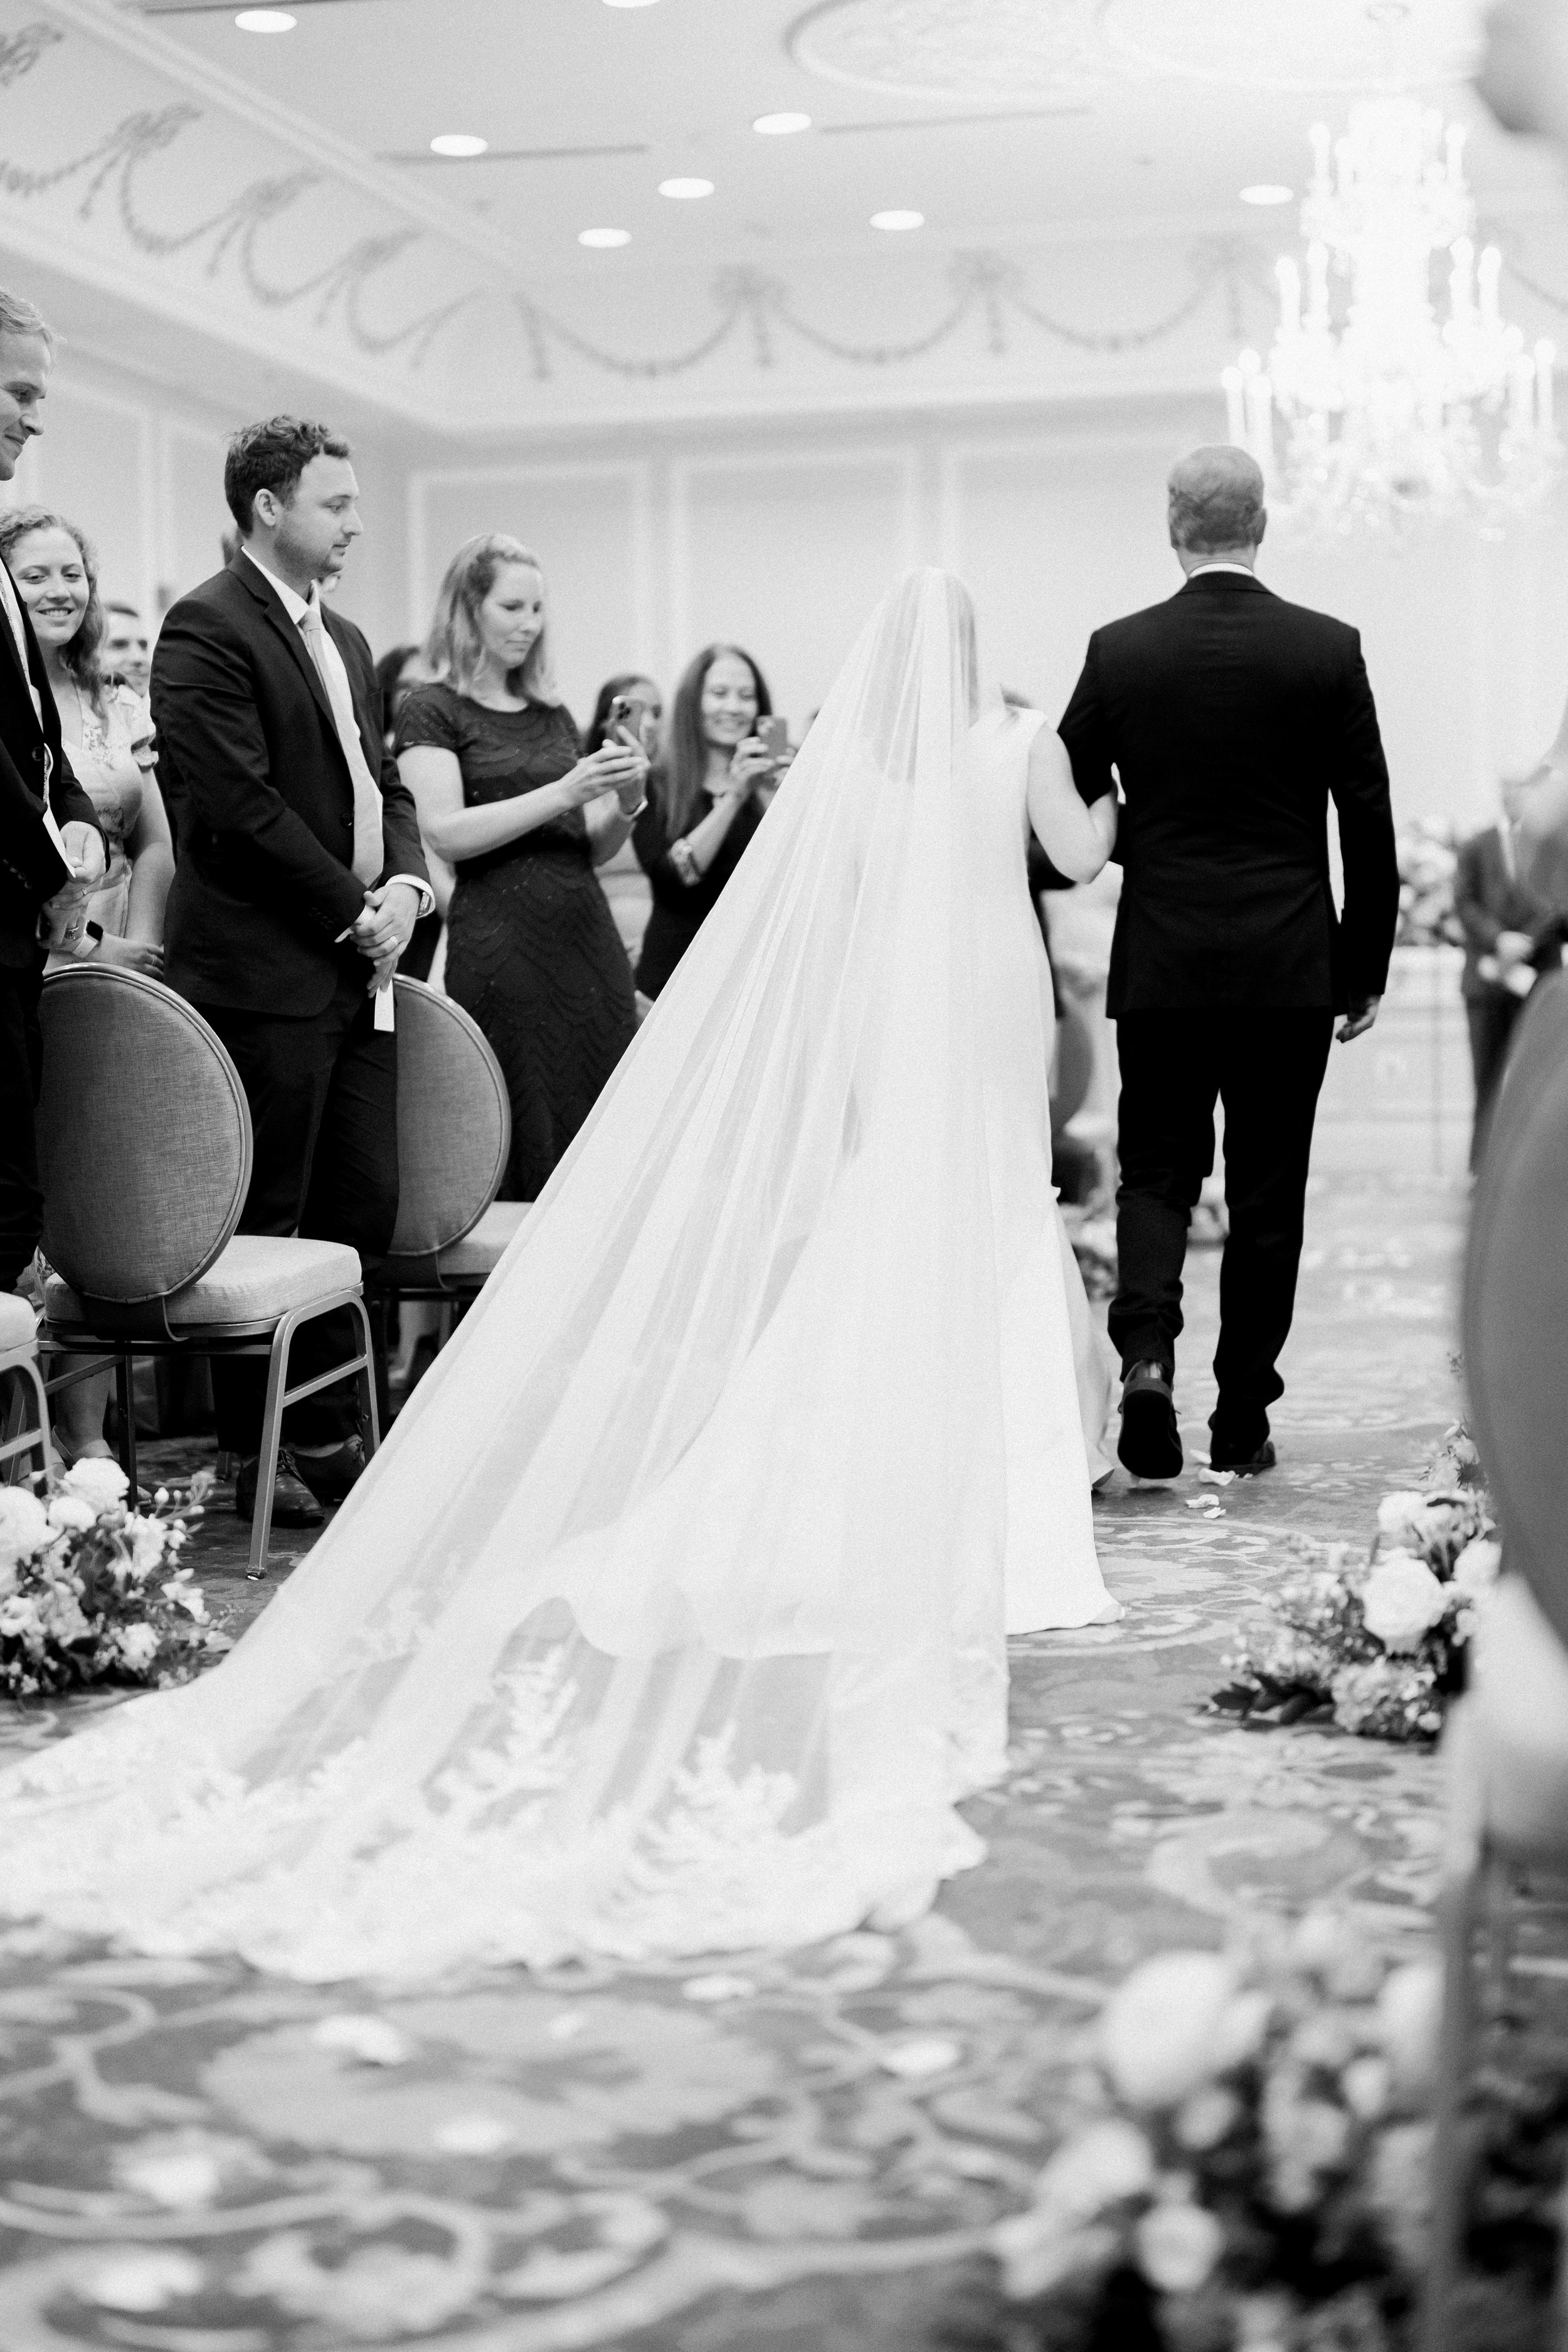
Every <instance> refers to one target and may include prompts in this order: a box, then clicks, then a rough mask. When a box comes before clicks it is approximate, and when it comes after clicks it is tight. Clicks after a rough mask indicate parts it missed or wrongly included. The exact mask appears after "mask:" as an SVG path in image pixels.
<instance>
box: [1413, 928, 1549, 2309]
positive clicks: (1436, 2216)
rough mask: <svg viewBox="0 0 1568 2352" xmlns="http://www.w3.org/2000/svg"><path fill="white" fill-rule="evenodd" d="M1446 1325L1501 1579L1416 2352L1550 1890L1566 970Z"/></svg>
mask: <svg viewBox="0 0 1568 2352" xmlns="http://www.w3.org/2000/svg"><path fill="white" fill-rule="evenodd" d="M1463 1328H1464V1360H1465V1370H1466V1377H1467V1382H1468V1390H1469V1400H1470V1412H1471V1420H1472V1426H1473V1431H1474V1435H1475V1439H1476V1444H1477V1446H1478V1447H1479V1453H1480V1457H1481V1462H1482V1465H1483V1466H1484V1468H1485V1471H1486V1474H1487V1476H1488V1478H1489V1482H1490V1485H1491V1490H1492V1496H1493V1501H1494V1507H1495V1509H1496V1512H1497V1517H1498V1523H1499V1528H1500V1533H1501V1538H1502V1548H1503V1563H1502V1564H1503V1576H1502V1580H1501V1582H1500V1584H1499V1585H1498V1586H1497V1587H1496V1588H1495V1590H1494V1591H1493V1592H1492V1594H1491V1595H1490V1596H1489V1600H1488V1602H1487V1604H1486V1605H1485V1606H1484V1608H1483V1610H1482V1612H1481V1617H1480V1624H1479V1629H1478V1633H1477V1636H1476V1639H1475V1641H1474V1642H1473V1643H1472V1644H1471V1649H1472V1652H1473V1656H1472V1660H1471V1671H1470V1676H1469V1688H1468V1691H1467V1693H1466V1695H1465V1696H1464V1697H1463V1698H1462V1699H1460V1700H1459V1701H1458V1702H1457V1703H1456V1705H1455V1706H1453V1707H1452V1708H1451V1710H1450V1713H1449V1719H1448V1724H1447V1729H1446V1730H1445V1733H1444V1740H1443V1750H1444V1764H1445V1771H1446V1778H1447V1817H1446V1823H1445V1835H1444V1852H1443V1860H1442V1883H1441V1891H1440V1895H1439V1902H1438V1916H1439V1925H1440V1931H1441V1938H1442V1948H1443V1976H1444V1989H1443V2027H1442V2047H1441V2053H1440V2062H1439V2067H1438V2074H1437V2085H1436V2135H1435V2143H1434V2152H1433V2180H1432V2189H1433V2217H1432V2245H1431V2254H1430V2260H1429V2263H1428V2267H1427V2272H1426V2284H1425V2293H1424V2305H1423V2319H1422V2337H1421V2342H1422V2352H1452V2347H1454V2346H1455V2345H1456V2344H1457V2342H1458V2336H1457V2333H1456V2330H1457V2326H1458V2319H1457V2315H1456V2308H1455V2304H1456V2289H1457V2286H1458V2280H1459V2276H1460V2273H1461V2271H1462V2266H1463V2257H1464V2234H1465V2217H1466V2211H1467V2204H1468V2198H1467V2189H1468V2179H1467V2176H1468V2163H1467V2160H1466V2152H1465V2129H1464V2105H1465V2097H1466V2092H1467V2088H1468V2084H1469V2080H1470V2075H1471V2072H1472V2069H1473V2066H1474V2063H1475V2058H1476V2051H1477V2045H1478V2042H1479V2035H1480V2032H1481V2028H1482V2025H1483V2023H1484V2016H1483V2009H1484V2008H1485V2009H1491V2010H1495V2009H1497V2008H1498V2007H1500V2005H1501V2002H1502V2000H1503V1997H1504V1995H1505V1993H1506V1990H1507V1988H1508V1984H1509V1979H1510V1973H1511V1969H1512V1958H1511V1945H1512V1937H1513V1932H1514V1928H1515V1926H1516V1923H1517V1920H1518V1917H1519V1915H1520V1908H1521V1898H1525V1899H1529V1900H1531V1902H1532V1903H1534V1904H1536V1905H1537V1906H1541V1905H1542V1904H1543V1902H1544V1901H1545V1900H1548V1899H1550V1900H1551V1901H1552V1902H1553V1903H1554V1904H1559V1905H1560V1904H1561V1903H1562V1902H1563V1900H1564V1899H1568V1444H1564V1436H1565V1434H1568V1431H1565V1425H1564V1423H1565V1416H1564V1404H1563V1400H1564V1397H1565V1396H1568V973H1565V974H1563V976H1561V977H1559V978H1556V979H1552V980H1550V981H1547V982H1542V983H1541V984H1540V985H1539V986H1538V988H1537V990H1536V992H1535V994H1534V997H1533V998H1532V1000H1531V1004H1530V1006H1529V1008H1528V1011H1527V1013H1526V1014H1525V1017H1524V1020H1523V1021H1522V1023H1521V1027H1520V1030H1519V1033H1518V1037H1517V1042H1516V1044H1515V1047H1514V1051H1513V1053H1512V1055H1510V1061H1509V1066H1508V1071H1507V1074H1506V1076H1505V1078H1504V1082H1503V1089H1502V1093H1501V1096H1500V1098H1499V1102H1498V1108H1497V1115H1496V1118H1494V1121H1493V1124H1492V1129H1491V1134H1490V1136H1489V1139H1488V1143H1487V1147H1486V1153H1485V1158H1484V1162H1483V1165H1482V1168H1481V1171H1480V1175H1479V1182H1478V1185H1477V1189H1476V1194H1475V1200H1474V1205H1473V1210H1472V1214H1471V1221H1470V1238H1469V1246H1468V1254H1467V1259H1466V1267H1465V1286H1464V1323H1463ZM1540 1916H1542V1917H1544V1916H1545V1913H1544V1910H1542V1911H1541V1913H1540ZM1478 1940H1479V1941H1480V1942H1481V1943H1482V1945H1483V1948H1485V1951H1486V1954H1487V1962H1488V1968H1487V1979H1488V1998H1487V2000H1485V2002H1484V2003H1483V2000H1482V1998H1481V1996H1480V1992H1479V1986H1478V1982H1477V1970H1476V1946H1477V1943H1478Z"/></svg>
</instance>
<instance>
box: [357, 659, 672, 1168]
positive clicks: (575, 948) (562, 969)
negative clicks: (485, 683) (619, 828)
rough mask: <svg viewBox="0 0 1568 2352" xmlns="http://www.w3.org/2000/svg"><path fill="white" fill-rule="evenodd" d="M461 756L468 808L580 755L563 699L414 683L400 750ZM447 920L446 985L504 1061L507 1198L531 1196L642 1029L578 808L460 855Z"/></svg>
mask: <svg viewBox="0 0 1568 2352" xmlns="http://www.w3.org/2000/svg"><path fill="white" fill-rule="evenodd" d="M422 743H424V744H431V745H434V746H435V747H436V749H437V750H438V751H450V752H452V753H453V755H454V756H455V758H456V760H457V761H458V767H459V769H460V770H461V771H462V777H463V804H464V806H465V807H466V808H483V807H488V806H489V804H490V803H493V802H495V801H504V800H511V799H514V798H515V797H516V796H517V795H518V794H519V793H531V792H537V791H538V790H539V788H540V786H541V785H542V784H552V783H554V782H557V780H558V779H559V778H560V777H562V776H563V775H565V774H566V773H567V772H568V770H569V769H572V768H574V767H575V765H576V764H577V760H578V756H579V751H578V740H577V730H576V727H575V726H574V723H573V720H572V718H571V715H570V713H569V712H567V711H565V710H563V709H561V708H560V707H559V706H558V705H551V704H548V703H530V704H529V705H528V707H527V709H523V710H487V709H485V708H484V706H483V705H482V704H480V703H478V702H470V701H469V700H468V697H467V696H466V695H462V694H458V693H455V692H454V691H453V689H452V688H450V687H449V686H419V687H416V688H415V689H414V691H413V692H412V693H411V694H410V695H409V697H408V699H407V701H406V702H405V704H404V706H403V711H402V715H401V717H400V718H399V719H398V725H397V749H398V750H399V751H409V750H412V749H413V747H414V746H415V745H416V744H422ZM457 875H458V882H457V887H456V889H455V890H454V891H453V894H452V907H451V912H450V914H449V915H448V917H447V994H448V995H449V996H450V997H451V998H452V999H453V1001H454V1002H455V1003H458V1004H460V1005H462V1007H463V1008H464V1010H465V1011H466V1012H468V1013H472V1014H473V1016H474V1019H475V1020H476V1021H477V1022H478V1023H479V1027H480V1028H481V1029H482V1030H483V1031H484V1033H485V1035H486V1036H487V1037H488V1038H489V1042H490V1045H492V1047H493V1048H494V1050H495V1055H496V1058H497V1060H498V1061H499V1062H500V1066H501V1068H502V1070H503V1071H504V1072H505V1073H506V1083H507V1089H508V1092H509V1093H510V1097H511V1165H510V1170H509V1171H508V1174H507V1180H506V1181H505V1183H504V1184H503V1185H502V1186H501V1197H502V1199H503V1200H511V1201H531V1200H533V1199H534V1198H535V1196H536V1195H537V1194H538V1193H539V1192H541V1191H542V1188H543V1185H544V1181H545V1179H546V1178H547V1177H548V1176H549V1174H550V1172H551V1171H552V1169H553V1167H554V1166H555V1163H556V1161H557V1160H559V1159H560V1158H561V1155H562V1153H563V1151H564V1150H565V1149H566V1147H567V1145H568V1144H569V1143H570V1142H571V1140H572V1139H573V1137H574V1135H575V1134H576V1132H577V1130H578V1129H579V1128H580V1127H581V1126H582V1124H583V1122H584V1119H585V1118H587V1116H588V1113H589V1112H590V1111H591V1110H592V1109H593V1108H594V1105H595V1102H596V1101H597V1099H598V1097H599V1092H600V1089H601V1088H602V1087H603V1086H604V1084H605V1079H606V1078H607V1077H608V1076H609V1075H610V1073H611V1071H612V1070H613V1069H614V1068H615V1066H616V1063H617V1062H618V1061H619V1060H620V1058H621V1055H623V1054H624V1053H625V1052H626V1047H627V1046H628V1045H630V1044H631V1041H632V1038H633V1036H634V1034H636V1030H637V1003H636V997H635V994H634V992H633V988H632V972H631V965H630V963H629V961H627V957H626V949H625V948H624V947H623V946H622V944H621V939H620V934H619V932H618V931H617V930H616V924H615V919H614V917H613V916H612V915H611V913H610V909H609V906H608V903H607V902H606V900H605V894H604V892H603V891H602V890H601V889H600V887H599V885H598V882H597V880H596V879H595V874H594V862H593V858H592V856H591V854H590V851H589V847H588V829H587V824H586V823H585V821H584V814H583V812H582V810H581V809H571V810H569V811H568V812H567V813H566V814H565V815H563V816H559V817H552V819H551V820H550V822H549V823H548V824H542V825H539V826H536V827H535V829H534V831H533V832H531V833H525V834H524V835H522V837H521V840H518V841H510V842H508V843H507V844H506V845H505V847H504V848H501V849H489V850H486V851H485V852H483V854H482V855H481V856H477V857H465V858H464V859H463V860H462V862H461V863H460V865H458V869H457Z"/></svg>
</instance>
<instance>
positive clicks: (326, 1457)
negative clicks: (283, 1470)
mask: <svg viewBox="0 0 1568 2352" xmlns="http://www.w3.org/2000/svg"><path fill="white" fill-rule="evenodd" d="M369 1458H370V1457H369V1456H368V1454H366V1453H365V1450H364V1440H363V1437H360V1436H358V1435H355V1436H353V1437H345V1438H344V1440H343V1442H342V1444H341V1445H334V1446H333V1448H332V1450H331V1453H330V1454H293V1455H292V1456H291V1457H290V1459H291V1460H292V1462H293V1465H294V1468H295V1470H296V1471H297V1472H298V1474H299V1475H300V1477H301V1478H303V1480H304V1481H305V1484H306V1486H309V1488H310V1492H311V1494H312V1495H314V1496H315V1498H316V1500H317V1502H318V1503H341V1502H342V1499H343V1496H345V1495H346V1494H347V1493H348V1491H349V1488H350V1487H351V1486H353V1483H354V1481H355V1479H356V1478H358V1477H359V1476H360V1475H362V1474H363V1470H364V1466H365V1464H366V1462H367V1461H368V1460H369Z"/></svg>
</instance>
